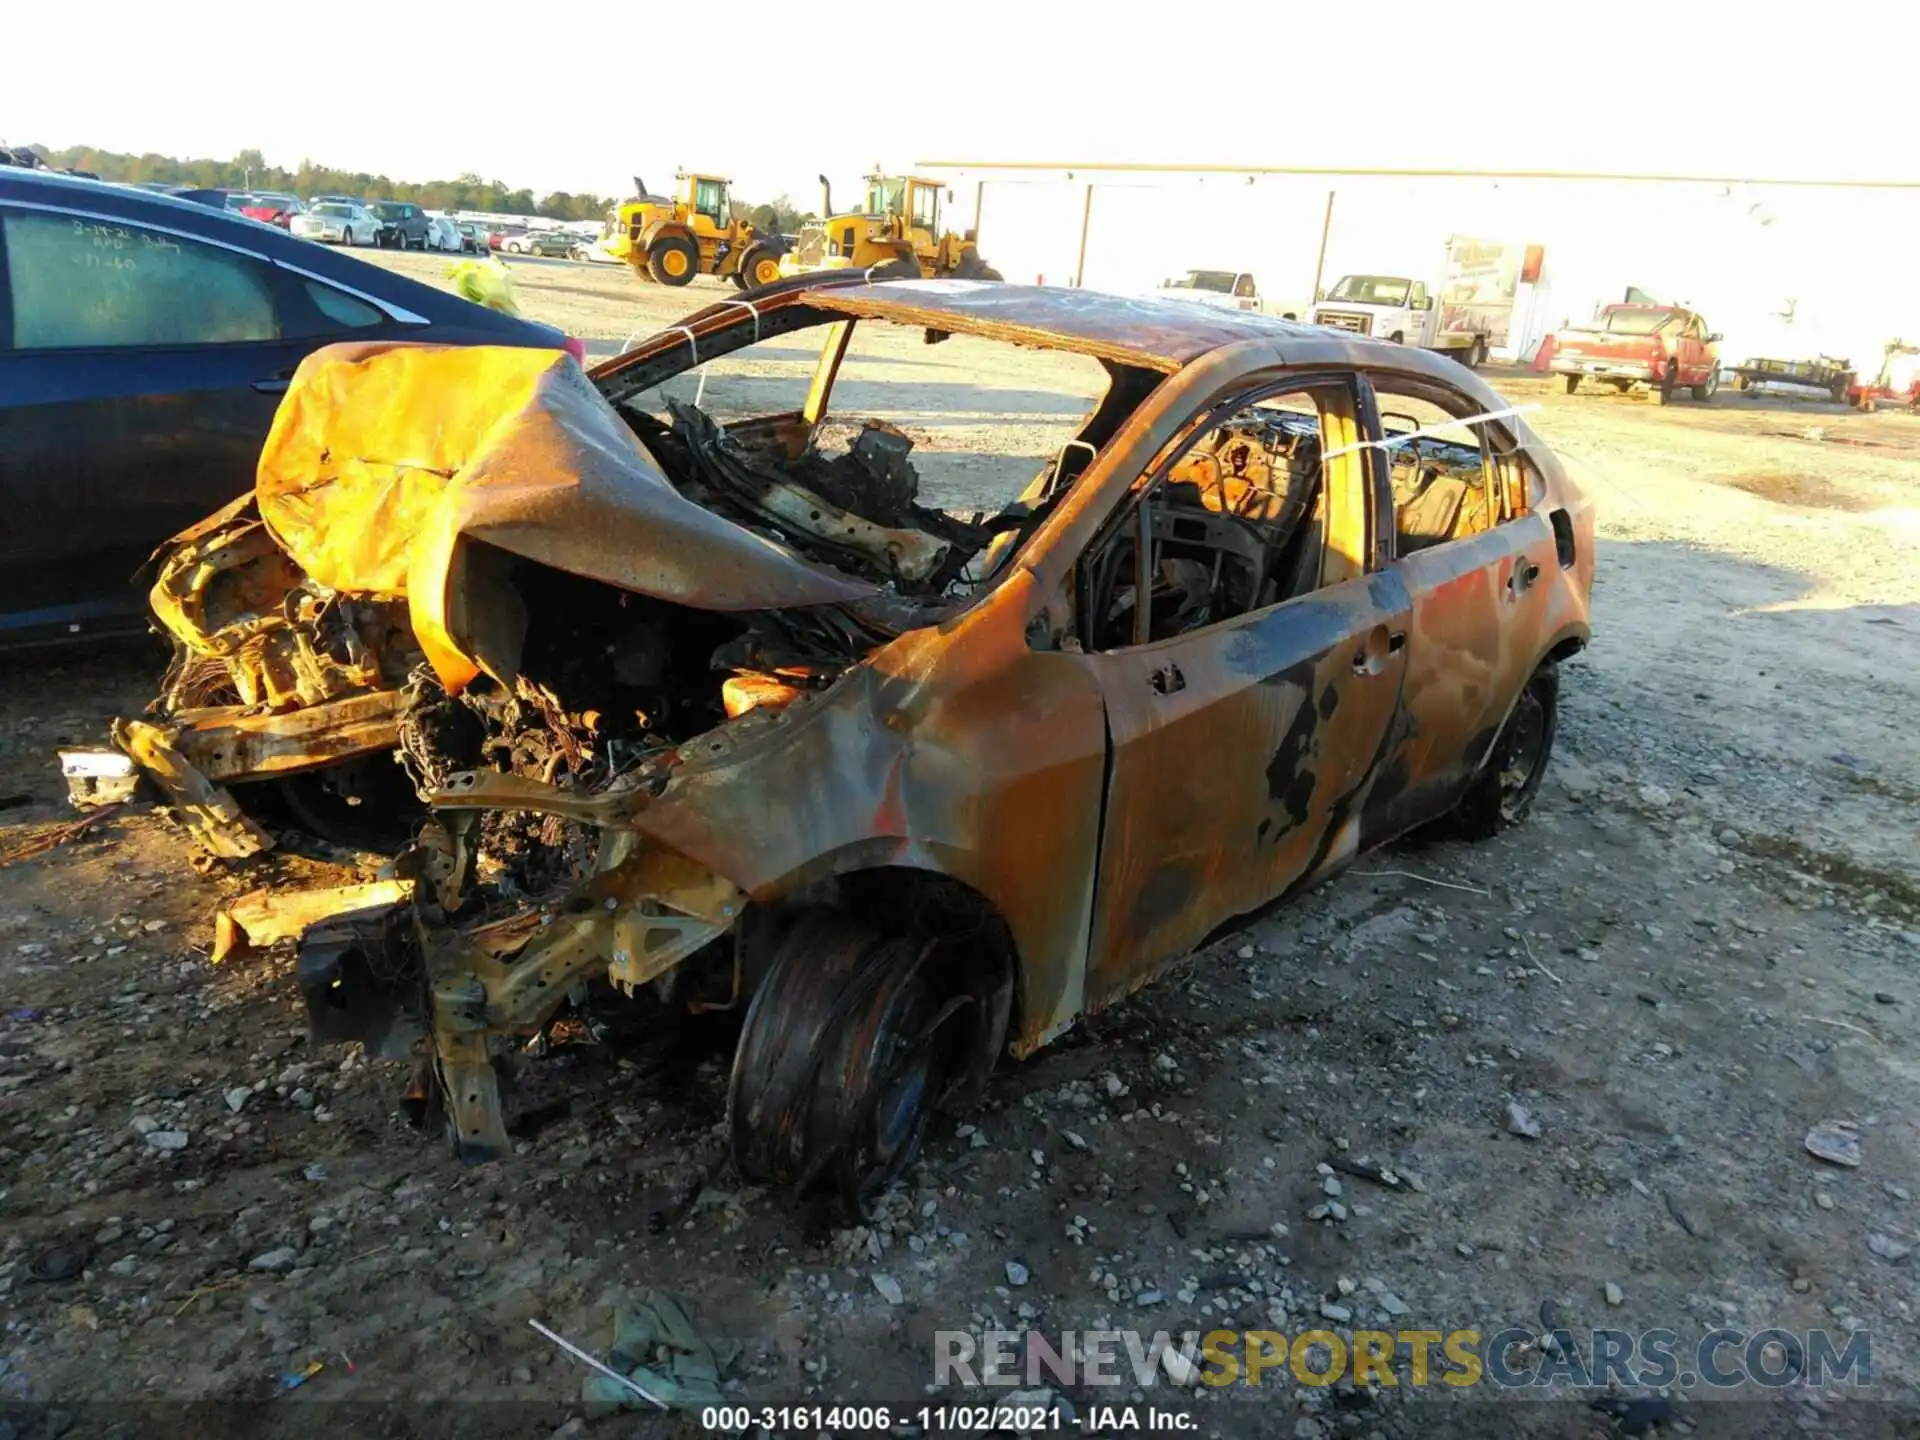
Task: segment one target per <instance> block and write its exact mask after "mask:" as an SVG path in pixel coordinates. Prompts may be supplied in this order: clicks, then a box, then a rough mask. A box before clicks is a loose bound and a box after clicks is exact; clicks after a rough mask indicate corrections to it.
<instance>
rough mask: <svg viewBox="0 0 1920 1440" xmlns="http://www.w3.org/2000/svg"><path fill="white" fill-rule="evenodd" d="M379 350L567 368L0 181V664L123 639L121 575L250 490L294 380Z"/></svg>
mask: <svg viewBox="0 0 1920 1440" xmlns="http://www.w3.org/2000/svg"><path fill="white" fill-rule="evenodd" d="M386 339H391V340H422V341H430V342H432V343H434V344H440V345H528V346H543V347H551V348H554V349H560V348H566V349H569V350H571V351H573V353H574V355H575V358H580V356H581V354H582V352H581V350H580V348H579V345H578V342H577V341H572V340H569V339H568V338H567V337H566V335H564V334H563V333H562V332H561V331H559V330H556V329H554V328H553V327H552V326H549V325H537V324H534V323H532V322H530V321H526V320H517V319H514V318H513V317H511V316H508V315H502V314H499V313H497V312H495V311H492V310H487V309H483V308H482V307H480V306H478V305H474V304H471V303H470V302H468V301H465V300H462V299H460V298H459V297H458V296H455V295H451V294H448V293H447V292H445V291H442V290H436V289H434V288H433V287H432V286H428V285H422V284H419V283H418V282H416V281H413V280H408V279H405V278H404V277H402V276H399V275H395V274H392V273H390V272H388V271H385V270H382V269H380V268H379V267H377V266H373V265H368V264H366V263H364V262H362V261H359V260H355V259H353V258H352V257H350V256H346V255H341V254H339V253H338V252H336V251H333V250H330V249H327V248H326V247H324V246H320V245H315V244H311V243H309V242H307V241H304V240H296V239H294V238H292V237H291V236H289V235H287V234H286V233H285V232H284V231H281V230H277V229H275V228H274V227H272V226H269V225H262V224H259V223H257V222H255V221H252V220H248V219H245V218H244V217H241V216H237V215H232V214H228V213H226V212H224V211H220V210H215V209H210V208H208V207H207V206H205V205H195V204H190V203H188V202H186V201H183V200H176V199H172V198H170V197H167V196H164V195H155V194H151V193H148V192H145V191H141V190H134V189H128V188H124V187H121V186H116V185H108V184H103V183H101V182H98V181H91V180H76V179H72V178H70V177H67V176H63V175H54V174H48V173H45V172H38V171H29V170H14V169H11V168H0V515H4V517H5V518H4V520H3V521H0V648H11V647H14V646H19V645H24V644H34V643H39V642H44V641H49V640H59V639H64V638H74V637H78V636H82V635H88V634H94V633H98V632H101V631H108V630H113V629H127V628H133V629H138V628H139V627H140V626H141V625H142V624H143V622H144V616H145V595H144V593H143V591H142V589H141V588H140V587H139V585H137V584H136V583H135V581H134V575H135V572H136V571H137V570H139V569H140V567H141V566H142V564H143V563H144V561H145V560H146V558H147V556H148V555H149V554H150V553H151V552H152V551H153V549H154V548H155V547H156V546H157V545H159V544H160V543H161V542H162V541H164V540H166V539H167V538H169V537H170V536H172V535H174V534H176V533H178V532H179V531H181V530H183V529H185V528H186V527H187V526H189V525H191V524H193V523H194V522H195V521H197V520H200V519H201V518H203V517H204V516H206V515H207V514H209V513H211V512H212V511H214V510H216V509H218V508H219V507H220V506H222V505H224V504H226V503H227V502H228V501H229V500H231V499H233V498H234V497H235V496H236V495H239V494H241V493H242V492H243V491H246V490H248V489H250V488H251V487H252V485H253V480H254V466H255V463H256V461H257V460H258V458H259V454H260V447H261V444H262V442H263V441H264V440H265V439H266V434H267V429H268V426H269V425H270V424H271V422H272V420H273V412H274V407H275V405H276V404H277V403H278V399H279V396H280V394H281V393H282V392H283V391H284V390H285V389H286V388H287V381H288V380H289V379H290V378H291V377H292V375H293V371H294V367H295V366H297V365H298V364H299V363H300V361H301V360H302V359H303V358H304V357H305V356H306V355H307V354H308V353H309V352H311V351H313V350H316V349H318V348H319V347H321V346H322V345H328V344H331V343H333V342H335V341H339V340H386Z"/></svg>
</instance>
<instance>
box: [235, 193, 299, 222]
mask: <svg viewBox="0 0 1920 1440" xmlns="http://www.w3.org/2000/svg"><path fill="white" fill-rule="evenodd" d="M306 208H307V207H306V206H304V205H302V204H301V203H300V200H299V197H298V196H295V195H283V194H279V193H277V192H273V191H265V190H256V191H255V192H254V193H253V194H251V195H248V196H247V197H245V201H244V203H243V204H242V205H241V206H240V213H241V214H242V215H244V216H246V217H247V218H248V219H249V220H258V221H260V222H261V223H262V224H265V225H278V226H279V227H280V228H281V229H282V230H291V229H292V228H293V217H294V216H296V215H299V214H301V213H302V212H304V211H305V210H306Z"/></svg>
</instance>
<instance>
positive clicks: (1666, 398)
mask: <svg viewBox="0 0 1920 1440" xmlns="http://www.w3.org/2000/svg"><path fill="white" fill-rule="evenodd" d="M1679 384H1680V367H1679V366H1677V365H1669V366H1667V373H1666V374H1665V375H1663V376H1661V377H1660V383H1659V385H1658V386H1656V387H1655V389H1654V392H1653V400H1654V403H1655V404H1656V405H1671V404H1672V403H1673V392H1674V391H1675V390H1676V389H1677V388H1678V387H1679Z"/></svg>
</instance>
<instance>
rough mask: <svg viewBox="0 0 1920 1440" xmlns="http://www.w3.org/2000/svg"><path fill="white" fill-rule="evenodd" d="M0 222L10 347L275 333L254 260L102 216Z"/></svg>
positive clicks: (211, 340) (174, 341)
mask: <svg viewBox="0 0 1920 1440" xmlns="http://www.w3.org/2000/svg"><path fill="white" fill-rule="evenodd" d="M0 223H4V225H5V232H6V242H7V247H6V248H7V262H8V276H9V280H10V282H11V294H12V301H13V343H14V345H15V346H16V347H17V348H19V349H22V350H48V349H75V348H80V347H90V346H129V345H220V344H234V343H238V342H242V341H248V340H273V339H277V338H279V335H280V320H279V316H278V314H277V312H276V311H275V308H274V303H273V291H272V286H271V282H270V279H269V270H268V267H267V265H266V264H265V263H264V262H262V261H260V260H257V259H254V258H252V257H250V256H246V255H240V254H236V253H234V252H232V251H228V250H221V249H218V248H216V247H214V246H211V245H203V244H201V243H199V242H198V241H194V240H189V239H186V238H184V237H182V236H177V235H168V234H163V233H161V232H159V231H156V230H148V229H145V228H143V227H141V226H137V225H126V224H121V223H119V222H112V221H95V220H83V219H80V218H79V217H76V216H57V215H7V216H5V217H4V221H3V222H0Z"/></svg>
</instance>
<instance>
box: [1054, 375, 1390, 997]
mask: <svg viewBox="0 0 1920 1440" xmlns="http://www.w3.org/2000/svg"><path fill="white" fill-rule="evenodd" d="M1249 398H1251V397H1249ZM1355 417H1356V408H1355V393H1354V391H1353V390H1352V388H1351V387H1350V385H1349V383H1348V382H1347V381H1346V380H1344V379H1341V378H1338V377H1329V378H1325V379H1323V380H1320V381H1318V382H1316V383H1312V384H1310V385H1308V386H1305V387H1304V388H1298V389H1293V390H1290V391H1288V392H1286V393H1282V394H1277V395H1272V396H1270V397H1269V398H1266V399H1264V400H1262V401H1261V402H1260V403H1258V404H1253V403H1247V402H1235V403H1233V404H1230V405H1228V406H1226V407H1223V408H1221V409H1218V410H1216V411H1214V412H1213V414H1212V415H1210V416H1209V417H1208V418H1207V419H1206V420H1205V421H1204V422H1203V423H1202V424H1201V425H1200V426H1199V427H1198V428H1197V429H1195V430H1194V431H1192V432H1190V434H1189V435H1188V436H1187V437H1186V438H1185V439H1183V440H1180V441H1176V442H1175V444H1174V445H1173V446H1172V447H1170V449H1171V453H1170V454H1168V455H1165V456H1163V457H1162V458H1161V459H1160V460H1158V461H1156V463H1155V464H1154V465H1153V466H1152V467H1150V468H1149V469H1148V471H1147V474H1146V476H1145V478H1144V479H1143V481H1142V482H1141V483H1139V484H1137V485H1136V486H1135V487H1134V488H1133V489H1132V491H1131V492H1130V493H1129V496H1128V498H1127V500H1126V501H1124V502H1123V503H1122V504H1121V505H1120V507H1119V508H1118V510H1117V512H1116V514H1115V516H1114V517H1113V518H1112V519H1111V520H1110V521H1109V523H1108V526H1107V527H1106V528H1105V529H1104V530H1103V531H1102V532H1101V534H1100V535H1099V536H1098V537H1097V538H1096V539H1095V541H1094V542H1093V544H1092V545H1090V546H1089V548H1088V551H1087V553H1086V555H1085V556H1083V558H1082V561H1081V566H1080V575H1079V578H1078V580H1077V584H1078V588H1079V592H1080V607H1081V609H1082V612H1083V644H1084V645H1085V646H1086V649H1087V651H1088V653H1087V654H1086V656H1085V658H1084V663H1085V664H1086V665H1087V667H1088V668H1089V669H1090V670H1091V671H1092V672H1093V674H1094V675H1095V676H1096V678H1097V680H1098V682H1099V685H1100V689H1101V693H1102V696H1103V699H1104V701H1105V704H1106V711H1107V726H1108V732H1109V737H1110V743H1111V746H1112V756H1113V760H1112V773H1111V776H1110V780H1109V785H1108V792H1107V806H1106V813H1105V816H1104V819H1103V822H1102V837H1101V850H1100V862H1099V877H1098V881H1097V886H1096V892H1095V902H1094V910H1095V914H1094V927H1093V939H1092V947H1091V950H1090V954H1089V960H1088V976H1087V982H1086V999H1087V1004H1088V1008H1090V1009H1092V1008H1098V1007H1099V1006H1100V1005H1102V1004H1105V1003H1108V1002H1110V1001H1112V1000H1113V999H1115V998H1117V997H1119V996H1120V995H1123V994H1125V993H1126V992H1127V991H1128V990H1130V989H1132V988H1134V987H1135V986H1137V985H1139V984H1141V983H1143V982H1144V981H1145V980H1146V979H1148V978H1149V977H1150V976H1151V975H1152V974H1153V973H1154V971H1155V970H1156V969H1157V968H1158V967H1159V966H1160V965H1162V964H1164V963H1165V962H1166V961H1168V960H1170V959H1173V958H1175V957H1177V956H1179V955H1181V954H1184V953H1185V952H1187V951H1188V950H1190V949H1192V948H1193V946H1195V945H1196V944H1197V943H1199V942H1200V941H1201V940H1202V939H1203V938H1204V937H1205V936H1206V935H1207V934H1208V933H1209V932H1210V931H1212V930H1213V929H1214V928H1215V927H1217V926H1218V925H1220V924H1221V923H1222V922H1224V921H1226V920H1229V919H1231V918H1232V917H1234V916H1236V915H1239V914H1243V913H1245V912H1247V911H1249V910H1252V909H1254V908H1256V907H1258V906H1260V905H1262V904H1264V903H1265V902H1267V901H1269V900H1271V899H1273V898H1274V897H1276V896H1278V895H1279V894H1281V893H1282V892H1283V891H1285V890H1286V889H1287V888H1288V887H1289V886H1291V885H1293V884H1295V883H1296V882H1298V881H1300V880H1302V879H1303V878H1306V877H1308V876H1310V875H1312V874H1314V873H1316V872H1317V871H1319V870H1321V869H1323V868H1324V867H1325V866H1327V865H1328V864H1330V863H1335V862H1337V861H1339V860H1341V859H1343V858H1345V856H1346V855H1348V854H1350V853H1351V852H1352V848H1353V840H1354V836H1355V835H1356V834H1357V828H1358V827H1357V824H1356V820H1357V815H1358V809H1359V805H1360V804H1361V802H1362V801H1363V799H1364V787H1365V784H1366V782H1367V779H1368V776H1369V775H1370V774H1371V773H1372V771H1373V768H1374V764H1375V760H1376V757H1377V755H1378V753H1379V751H1380V749H1381V746H1382V743H1383V741H1384V740H1385V738H1386V736H1387V734H1388V732H1389V727H1390V725H1391V722H1392V720H1393V717H1394V713H1395V709H1396V707H1397V704H1398V699H1399V691H1400V677H1401V672H1402V668H1403V665H1404V658H1405V657H1404V641H1405V636H1406V631H1407V626H1408V623H1409V618H1410V605H1409V601H1408V598H1407V595H1406V593H1405V591H1404V590H1403V589H1402V588H1401V586H1400V584H1399V582H1398V580H1397V578H1396V577H1395V576H1394V575H1392V574H1391V573H1379V572H1377V571H1376V570H1375V568H1374V559H1375V556H1376V554H1377V553H1378V552H1377V549H1376V546H1375V541H1376V539H1377V537H1376V536H1375V535H1374V534H1373V533H1372V531H1373V524H1374V522H1373V519H1372V516H1373V514H1374V505H1373V498H1372V495H1371V482H1370V479H1369V472H1368V467H1367V466H1366V465H1365V464H1364V462H1363V461H1362V459H1361V455H1360V453H1359V452H1357V451H1354V450H1352V449H1350V448H1348V447H1349V446H1351V445H1352V444H1353V442H1354V440H1355V439H1356V438H1357V435H1358V432H1357V428H1356V424H1357V422H1356V418H1355ZM1323 457H1324V458H1323ZM1196 501H1197V502H1198V503H1196ZM1129 551H1130V552H1131V555H1130V556H1129V553H1128V552H1129ZM1142 555H1144V556H1146V557H1148V559H1147V563H1146V564H1145V565H1144V566H1143V565H1141V564H1140V563H1139V557H1140V556H1142ZM1141 572H1144V573H1145V574H1146V575H1147V576H1148V577H1149V582H1150V584H1149V595H1150V599H1149V603H1148V604H1146V605H1145V606H1136V605H1132V604H1131V603H1130V601H1129V599H1128V580H1129V577H1130V576H1131V575H1133V574H1136V573H1141ZM1134 588H1135V590H1136V591H1137V589H1138V587H1137V586H1136V587H1134ZM1196 592H1200V593H1202V594H1204V595H1205V597H1206V598H1205V599H1204V600H1196V598H1195V595H1196ZM1129 626H1130V627H1131V628H1130V629H1129Z"/></svg>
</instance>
